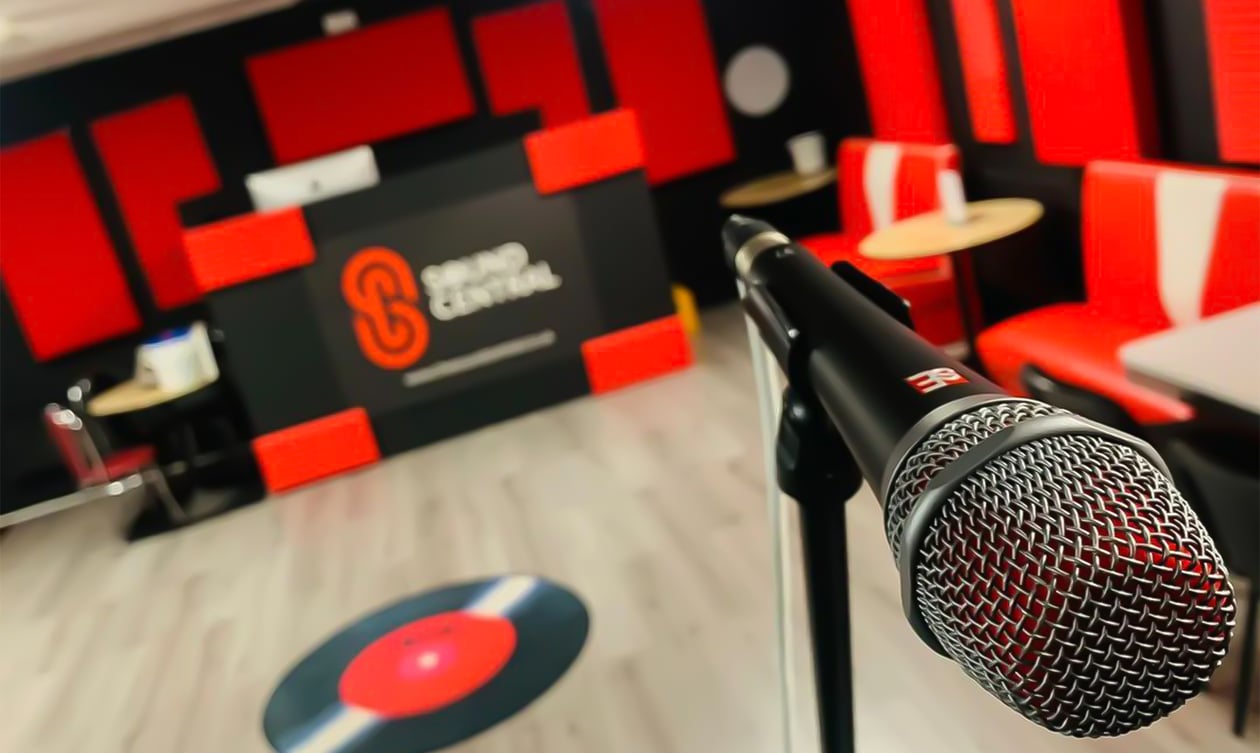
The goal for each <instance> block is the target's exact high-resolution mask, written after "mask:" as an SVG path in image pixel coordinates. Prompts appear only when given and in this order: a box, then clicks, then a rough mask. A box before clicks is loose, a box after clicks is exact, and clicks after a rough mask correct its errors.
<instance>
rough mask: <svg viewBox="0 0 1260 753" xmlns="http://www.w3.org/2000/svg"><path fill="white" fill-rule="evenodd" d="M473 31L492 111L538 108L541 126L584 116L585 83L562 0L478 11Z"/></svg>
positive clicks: (585, 107)
mask: <svg viewBox="0 0 1260 753" xmlns="http://www.w3.org/2000/svg"><path fill="white" fill-rule="evenodd" d="M472 34H473V43H474V44H475V45H476V47H477V58H478V59H479V60H480V61H481V75H482V79H483V80H484V81H485V84H486V94H487V96H488V97H489V99H490V109H491V110H492V111H493V112H494V114H495V115H507V114H509V113H514V112H521V111H522V110H533V109H537V110H538V112H539V115H541V117H542V125H543V128H554V127H555V126H561V125H564V124H565V123H570V122H572V121H574V120H581V119H582V118H584V117H586V114H587V113H588V112H589V111H590V105H589V104H588V102H587V99H586V83H585V82H584V81H583V80H582V68H581V63H580V62H579V60H578V54H577V47H576V46H575V45H574V43H573V27H572V26H571V25H570V24H569V14H568V12H567V11H566V10H565V8H564V3H563V2H561V0H547V2H541V3H535V4H533V5H526V6H524V7H521V8H513V9H511V10H505V11H501V12H499V13H491V14H489V15H486V16H480V17H478V18H476V19H474V20H473V22H472Z"/></svg>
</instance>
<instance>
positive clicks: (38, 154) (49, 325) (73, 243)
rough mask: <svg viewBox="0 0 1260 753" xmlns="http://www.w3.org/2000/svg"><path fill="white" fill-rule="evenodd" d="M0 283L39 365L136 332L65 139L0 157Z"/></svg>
mask: <svg viewBox="0 0 1260 753" xmlns="http://www.w3.org/2000/svg"><path fill="white" fill-rule="evenodd" d="M0 176H3V180H0V248H2V249H3V253H2V254H0V277H2V278H3V280H4V286H5V290H7V291H8V294H9V300H10V301H11V302H12V304H13V310H14V313H15V314H16V315H17V320H18V323H19V324H20V325H21V327H22V332H23V334H24V335H25V336H26V342H27V344H28V345H29V346H30V349H31V354H32V355H33V356H34V357H35V360H37V361H45V360H48V359H50V358H53V357H56V356H59V355H62V354H64V353H70V352H72V351H75V350H78V349H79V348H82V347H84V346H87V345H92V344H93V343H97V342H100V341H102V340H107V339H109V338H111V337H116V336H118V335H122V334H126V333H128V332H133V331H135V330H137V329H139V327H140V314H139V313H138V312H137V311H136V305H135V302H134V301H132V299H131V292H130V291H129V290H128V288H127V280H126V278H125V277H124V276H123V272H122V268H121V267H120V266H119V264H118V259H117V258H116V257H115V256H114V248H113V246H112V244H111V243H110V240H109V237H108V235H106V232H105V226H104V225H103V224H102V222H101V217H100V214H99V212H98V211H97V208H96V204H95V203H94V202H93V200H92V192H91V189H90V188H89V187H88V184H87V180H86V179H85V178H84V176H83V170H82V168H81V167H80V166H79V161H78V159H77V157H76V156H75V153H74V147H73V146H72V145H71V143H70V137H69V135H68V134H67V133H65V132H61V133H56V134H53V135H51V136H45V137H43V138H40V139H37V140H35V141H29V142H26V143H25V144H21V145H18V146H12V147H9V148H7V149H5V150H3V151H0Z"/></svg>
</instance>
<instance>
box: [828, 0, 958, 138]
mask: <svg viewBox="0 0 1260 753" xmlns="http://www.w3.org/2000/svg"><path fill="white" fill-rule="evenodd" d="M848 3H849V19H850V23H851V24H852V26H853V38H854V42H855V43H856V45H857V52H858V60H859V62H860V64H861V66H862V82H863V84H864V85H865V87H866V103H867V107H868V109H869V110H870V114H871V126H872V129H873V130H874V133H875V138H877V139H884V140H888V141H919V142H926V143H930V144H940V143H944V142H946V141H949V140H950V138H949V121H948V120H947V119H946V117H945V102H944V99H943V98H942V95H941V82H940V74H939V73H938V72H937V62H936V47H935V46H934V45H933V44H932V29H931V27H930V26H929V23H928V14H927V7H926V5H925V4H924V0H848ZM844 95H845V93H844V92H835V96H837V97H840V96H844Z"/></svg>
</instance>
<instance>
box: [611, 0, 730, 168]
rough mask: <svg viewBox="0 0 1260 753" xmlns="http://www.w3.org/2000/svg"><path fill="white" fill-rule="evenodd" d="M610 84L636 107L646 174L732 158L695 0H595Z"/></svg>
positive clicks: (707, 165) (710, 164)
mask: <svg viewBox="0 0 1260 753" xmlns="http://www.w3.org/2000/svg"><path fill="white" fill-rule="evenodd" d="M593 4H594V6H595V18H596V20H597V22H598V23H599V32H600V36H601V38H602V39H603V42H604V56H605V58H606V59H607V61H608V69H609V75H610V76H611V78H612V84H613V89H614V90H615V91H616V94H617V100H618V102H619V103H620V104H621V106H622V107H629V108H632V109H634V110H635V112H636V113H637V114H638V116H639V128H640V129H641V131H642V134H643V147H644V150H645V152H646V155H647V176H648V181H649V182H650V183H652V184H653V185H657V184H660V183H665V182H667V181H670V180H674V179H675V178H681V177H683V176H684V175H690V174H691V173H695V172H699V171H701V170H707V169H709V168H711V167H716V166H717V165H722V164H725V163H727V162H730V161H731V160H732V159H734V158H735V144H734V141H733V140H732V138H731V128H730V123H729V122H728V121H727V116H726V105H725V103H724V102H723V100H722V91H721V87H720V86H719V84H718V73H717V64H716V63H715V62H714V54H713V45H712V43H711V42H710V41H709V30H708V25H707V23H706V21H705V17H704V8H703V7H702V6H701V4H700V0H593Z"/></svg>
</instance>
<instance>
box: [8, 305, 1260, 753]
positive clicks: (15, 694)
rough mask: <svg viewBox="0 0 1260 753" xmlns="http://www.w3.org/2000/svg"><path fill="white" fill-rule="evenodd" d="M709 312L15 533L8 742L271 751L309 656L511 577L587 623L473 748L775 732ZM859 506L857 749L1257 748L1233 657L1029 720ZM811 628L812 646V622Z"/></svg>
mask: <svg viewBox="0 0 1260 753" xmlns="http://www.w3.org/2000/svg"><path fill="white" fill-rule="evenodd" d="M706 327H707V329H706V332H705V335H704V337H703V342H702V343H701V345H700V346H699V351H698V355H699V364H698V365H697V367H696V368H694V369H691V370H689V371H688V372H686V373H683V374H679V375H676V376H671V377H668V378H664V379H660V380H657V381H655V382H652V383H649V384H646V385H642V386H638V387H635V388H632V389H628V390H625V391H622V392H620V393H616V394H612V395H607V396H603V397H600V398H589V399H584V400H579V401H576V402H572V403H569V404H566V405H562V406H559V407H556V408H554V409H551V410H547V411H542V412H539V413H535V414H532V415H529V416H525V417H522V418H519V419H517V420H513V421H510V422H507V423H504V424H501V425H497V426H494V427H490V428H488V429H485V430H482V431H478V432H475V433H473V434H469V435H466V436H463V437H460V438H458V439H455V440H452V441H448V442H444V443H442V444H439V445H436V446H433V447H429V448H426V449H421V450H418V451H415V452H411V453H408V454H406V455H403V456H400V457H396V458H393V459H391V460H388V461H386V462H383V463H381V464H380V465H378V466H376V467H374V468H372V469H370V470H367V471H365V472H361V473H357V474H354V475H350V476H346V477H342V478H339V479H336V480H333V481H331V482H327V483H323V484H318V485H316V486H313V487H311V488H308V489H305V490H302V491H299V492H296V493H293V494H288V495H284V496H282V497H279V498H276V499H273V500H268V501H267V502H264V503H263V504H261V505H258V506H255V507H253V508H252V509H247V510H244V511H241V512H238V513H235V514H233V515H230V516H228V517H226V518H223V519H219V520H215V521H211V522H209V523H206V524H203V525H201V526H198V527H196V528H193V529H191V530H188V531H184V532H180V533H177V534H173V535H169V536H165V537H160V538H157V539H154V540H149V541H144V542H141V543H138V544H135V545H131V546H128V545H126V544H124V543H122V541H121V539H120V537H119V534H118V531H119V528H120V526H121V522H122V519H123V515H124V513H125V510H124V509H123V507H125V506H126V503H125V502H123V503H118V502H110V503H104V504H99V505H94V506H90V507H86V508H80V509H76V510H71V511H69V512H67V513H64V514H61V515H57V516H53V517H50V518H46V519H42V520H38V521H34V522H31V523H28V524H24V525H21V526H18V527H17V528H15V529H13V530H11V531H10V532H9V534H8V535H7V536H6V537H5V538H4V539H3V541H0V709H3V721H0V751H5V753H9V752H10V751H12V752H13V753H19V752H20V753H115V752H125V753H177V752H178V753H182V752H184V751H187V752H188V753H201V752H205V753H265V751H267V750H268V747H267V745H266V743H265V741H264V739H263V737H262V733H261V731H260V719H261V715H262V709H263V705H264V704H265V702H266V699H267V697H268V694H269V692H270V690H271V688H272V687H273V685H274V684H275V683H276V682H277V680H278V679H279V677H280V676H281V675H282V674H283V672H284V671H285V669H286V668H287V667H288V666H289V665H291V664H292V663H293V662H294V661H295V660H297V659H298V658H299V657H301V656H302V655H303V654H304V653H305V652H306V651H307V650H308V649H309V648H311V647H312V646H314V645H316V644H317V643H319V642H320V641H321V640H322V639H323V638H324V637H326V636H328V635H329V634H330V633H332V632H334V631H336V630H338V629H339V628H340V627H342V626H343V625H345V624H346V623H348V622H350V621H353V620H354V619H355V618H356V617H357V616H359V615H361V614H363V613H365V612H368V611H370V610H372V609H374V608H375V607H377V606H379V605H382V604H385V603H388V602H391V601H393V600H396V599H399V598H401V597H403V596H406V595H409V594H413V593H416V592H419V591H423V590H426V589H430V588H433V587H436V586H440V585H442V584H445V583H449V582H451V581H455V580H461V579H468V578H476V577H481V576H486V575H493V574H500V573H505V572H532V573H538V574H541V575H544V576H546V577H549V578H552V579H555V580H557V581H559V582H562V583H565V584H568V585H569V586H570V587H572V588H573V589H574V590H576V591H577V592H578V593H580V594H581V595H582V597H583V598H584V599H585V600H586V601H587V603H588V604H589V606H590V609H591V612H592V616H593V632H592V636H591V640H590V642H589V644H588V645H587V648H586V650H585V652H584V654H583V655H582V656H581V657H580V658H579V660H578V662H577V664H576V665H575V666H574V668H573V669H572V671H571V672H570V673H569V675H568V676H566V677H565V678H563V679H562V680H561V681H560V682H559V683H558V684H557V685H556V686H555V687H554V688H553V689H552V690H551V691H550V692H549V693H548V694H547V695H545V696H544V697H543V698H542V699H540V700H539V701H538V702H537V703H535V704H534V705H533V706H532V707H530V708H529V709H527V710H526V711H525V712H523V713H521V714H519V715H518V716H516V717H514V718H513V719H511V720H509V721H507V722H505V723H503V724H502V725H500V726H498V727H496V728H494V729H492V730H490V731H489V732H487V733H485V734H483V735H481V736H479V737H476V738H474V739H472V740H471V741H468V742H466V743H465V744H464V745H462V746H458V747H457V748H456V750H458V751H460V752H461V753H507V752H509V751H511V752H518V751H519V752H520V753H567V752H570V751H572V752H578V751H580V752H582V753H588V752H590V753H599V752H601V751H627V752H633V753H655V752H660V753H684V752H687V753H690V752H691V751H702V752H707V751H715V752H721V753H754V752H755V753H769V752H771V751H773V752H776V753H777V752H778V751H782V750H783V748H782V746H781V742H780V741H781V739H782V738H781V734H782V733H781V728H780V719H779V701H778V698H779V696H778V691H777V686H776V676H777V674H776V664H775V658H774V657H775V652H774V651H775V650H774V631H773V624H774V623H773V617H772V614H773V613H772V609H773V603H774V600H773V581H772V565H771V555H770V543H769V542H770V533H769V531H770V525H769V522H768V519H767V515H766V510H765V506H764V495H763V486H762V470H761V468H762V465H761V454H760V453H761V449H760V446H759V439H758V433H757V423H756V422H757V412H756V406H755V400H754V397H753V391H752V378H751V372H750V369H749V364H748V358H747V347H746V344H745V342H744V340H743V330H742V323H741V320H740V319H739V317H738V315H737V313H736V312H735V311H734V310H724V311H719V312H716V313H715V314H713V315H710V316H709V317H708V318H707V320H706ZM132 504H134V501H132ZM850 517H851V520H852V524H851V529H850V536H851V538H852V541H853V543H852V547H851V556H852V561H853V565H852V569H853V574H854V584H853V600H854V606H853V611H854V615H855V626H854V641H855V655H856V656H855V661H856V667H857V687H858V693H857V724H858V734H859V750H860V751H862V753H893V752H902V751H904V752H906V753H910V752H911V751H932V752H937V751H942V752H946V753H948V752H951V751H959V752H970V751H986V752H988V751H995V752H1000V753H1006V752H1008V751H1017V752H1018V753H1047V752H1049V751H1063V752H1065V753H1066V752H1068V751H1074V752H1075V753H1105V752H1113V753H1165V752H1166V753H1183V752H1185V751H1204V752H1210V753H1218V752H1219V753H1233V752H1241V751H1255V750H1256V741H1257V739H1258V738H1260V720H1255V719H1253V721H1252V734H1251V738H1250V739H1249V740H1248V741H1246V742H1243V741H1238V740H1236V739H1235V738H1234V737H1232V736H1231V735H1230V734H1229V731H1228V726H1229V709H1230V697H1231V696H1230V692H1231V690H1232V685H1233V678H1234V677H1235V676H1236V663H1235V662H1231V663H1230V664H1229V665H1228V666H1226V667H1225V668H1224V669H1223V670H1222V671H1221V673H1219V675H1218V678H1217V682H1216V683H1215V686H1214V688H1213V689H1212V691H1211V692H1210V693H1208V694H1206V695H1204V696H1200V697H1199V698H1197V699H1196V700H1194V701H1193V702H1192V703H1190V704H1189V706H1187V707H1186V708H1185V709H1183V710H1181V711H1180V712H1178V713H1177V714H1175V715H1173V717H1171V718H1170V719H1168V720H1165V721H1163V722H1161V723H1159V724H1157V725H1156V726H1154V727H1153V728H1151V729H1148V730H1146V731H1143V732H1139V733H1136V734H1133V735H1130V736H1128V737H1125V738H1121V739H1118V740H1111V741H1076V740H1071V739H1068V738H1062V737H1058V736H1055V735H1052V734H1051V733H1048V732H1045V731H1043V730H1041V729H1040V728H1037V727H1035V726H1033V725H1032V724H1030V723H1028V722H1025V721H1024V720H1022V719H1021V718H1020V717H1018V716H1017V715H1016V714H1014V713H1013V712H1011V711H1008V710H1007V709H1006V708H1005V707H1004V706H1002V705H1001V704H1000V703H998V702H997V701H995V700H993V699H991V698H990V697H989V696H987V695H986V694H985V693H984V692H983V691H981V690H979V689H978V688H977V687H975V686H974V685H973V684H972V683H971V682H970V680H968V679H967V678H966V677H964V676H963V674H962V672H960V671H959V670H958V669H957V668H956V667H955V666H953V665H952V664H950V663H949V662H947V661H945V660H943V659H941V658H939V657H937V656H935V655H934V654H932V653H931V652H930V651H929V650H928V649H926V648H925V647H924V646H922V645H921V644H920V643H919V642H918V640H917V639H916V638H915V637H914V636H913V634H912V633H911V631H910V628H909V627H908V626H907V625H906V624H905V621H904V619H903V618H902V616H901V613H900V612H901V610H900V606H899V601H898V596H897V590H896V578H895V573H894V570H893V565H892V561H891V557H890V555H889V553H888V549H887V546H886V545H885V543H884V541H883V536H882V535H881V533H880V525H879V511H878V509H877V506H876V504H875V501H874V499H873V498H872V497H871V495H870V494H869V492H864V493H863V495H862V496H861V497H860V498H859V499H856V500H854V501H853V503H852V504H851V506H850ZM797 603H798V605H799V601H798V602H797ZM793 625H794V627H795V630H796V632H797V634H798V638H803V635H804V621H803V620H802V619H801V618H800V616H799V615H797V616H796V617H795V618H794V619H793ZM797 665H798V666H799V668H800V671H801V674H802V677H805V678H806V679H807V678H808V672H807V666H808V665H807V663H806V662H805V661H804V660H803V659H801V660H799V661H798V662H797ZM802 697H803V698H806V699H808V697H809V696H808V692H806V693H804V694H803V696H802ZM797 712H798V713H797V714H795V716H796V717H797V720H796V725H795V729H796V730H797V736H798V739H799V740H801V741H802V745H801V746H800V747H799V748H798V750H800V751H809V750H813V749H814V745H815V743H814V742H813V739H812V737H811V730H812V727H811V724H812V719H811V709H810V708H809V706H808V705H807V704H805V703H804V702H802V703H799V704H797Z"/></svg>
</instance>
